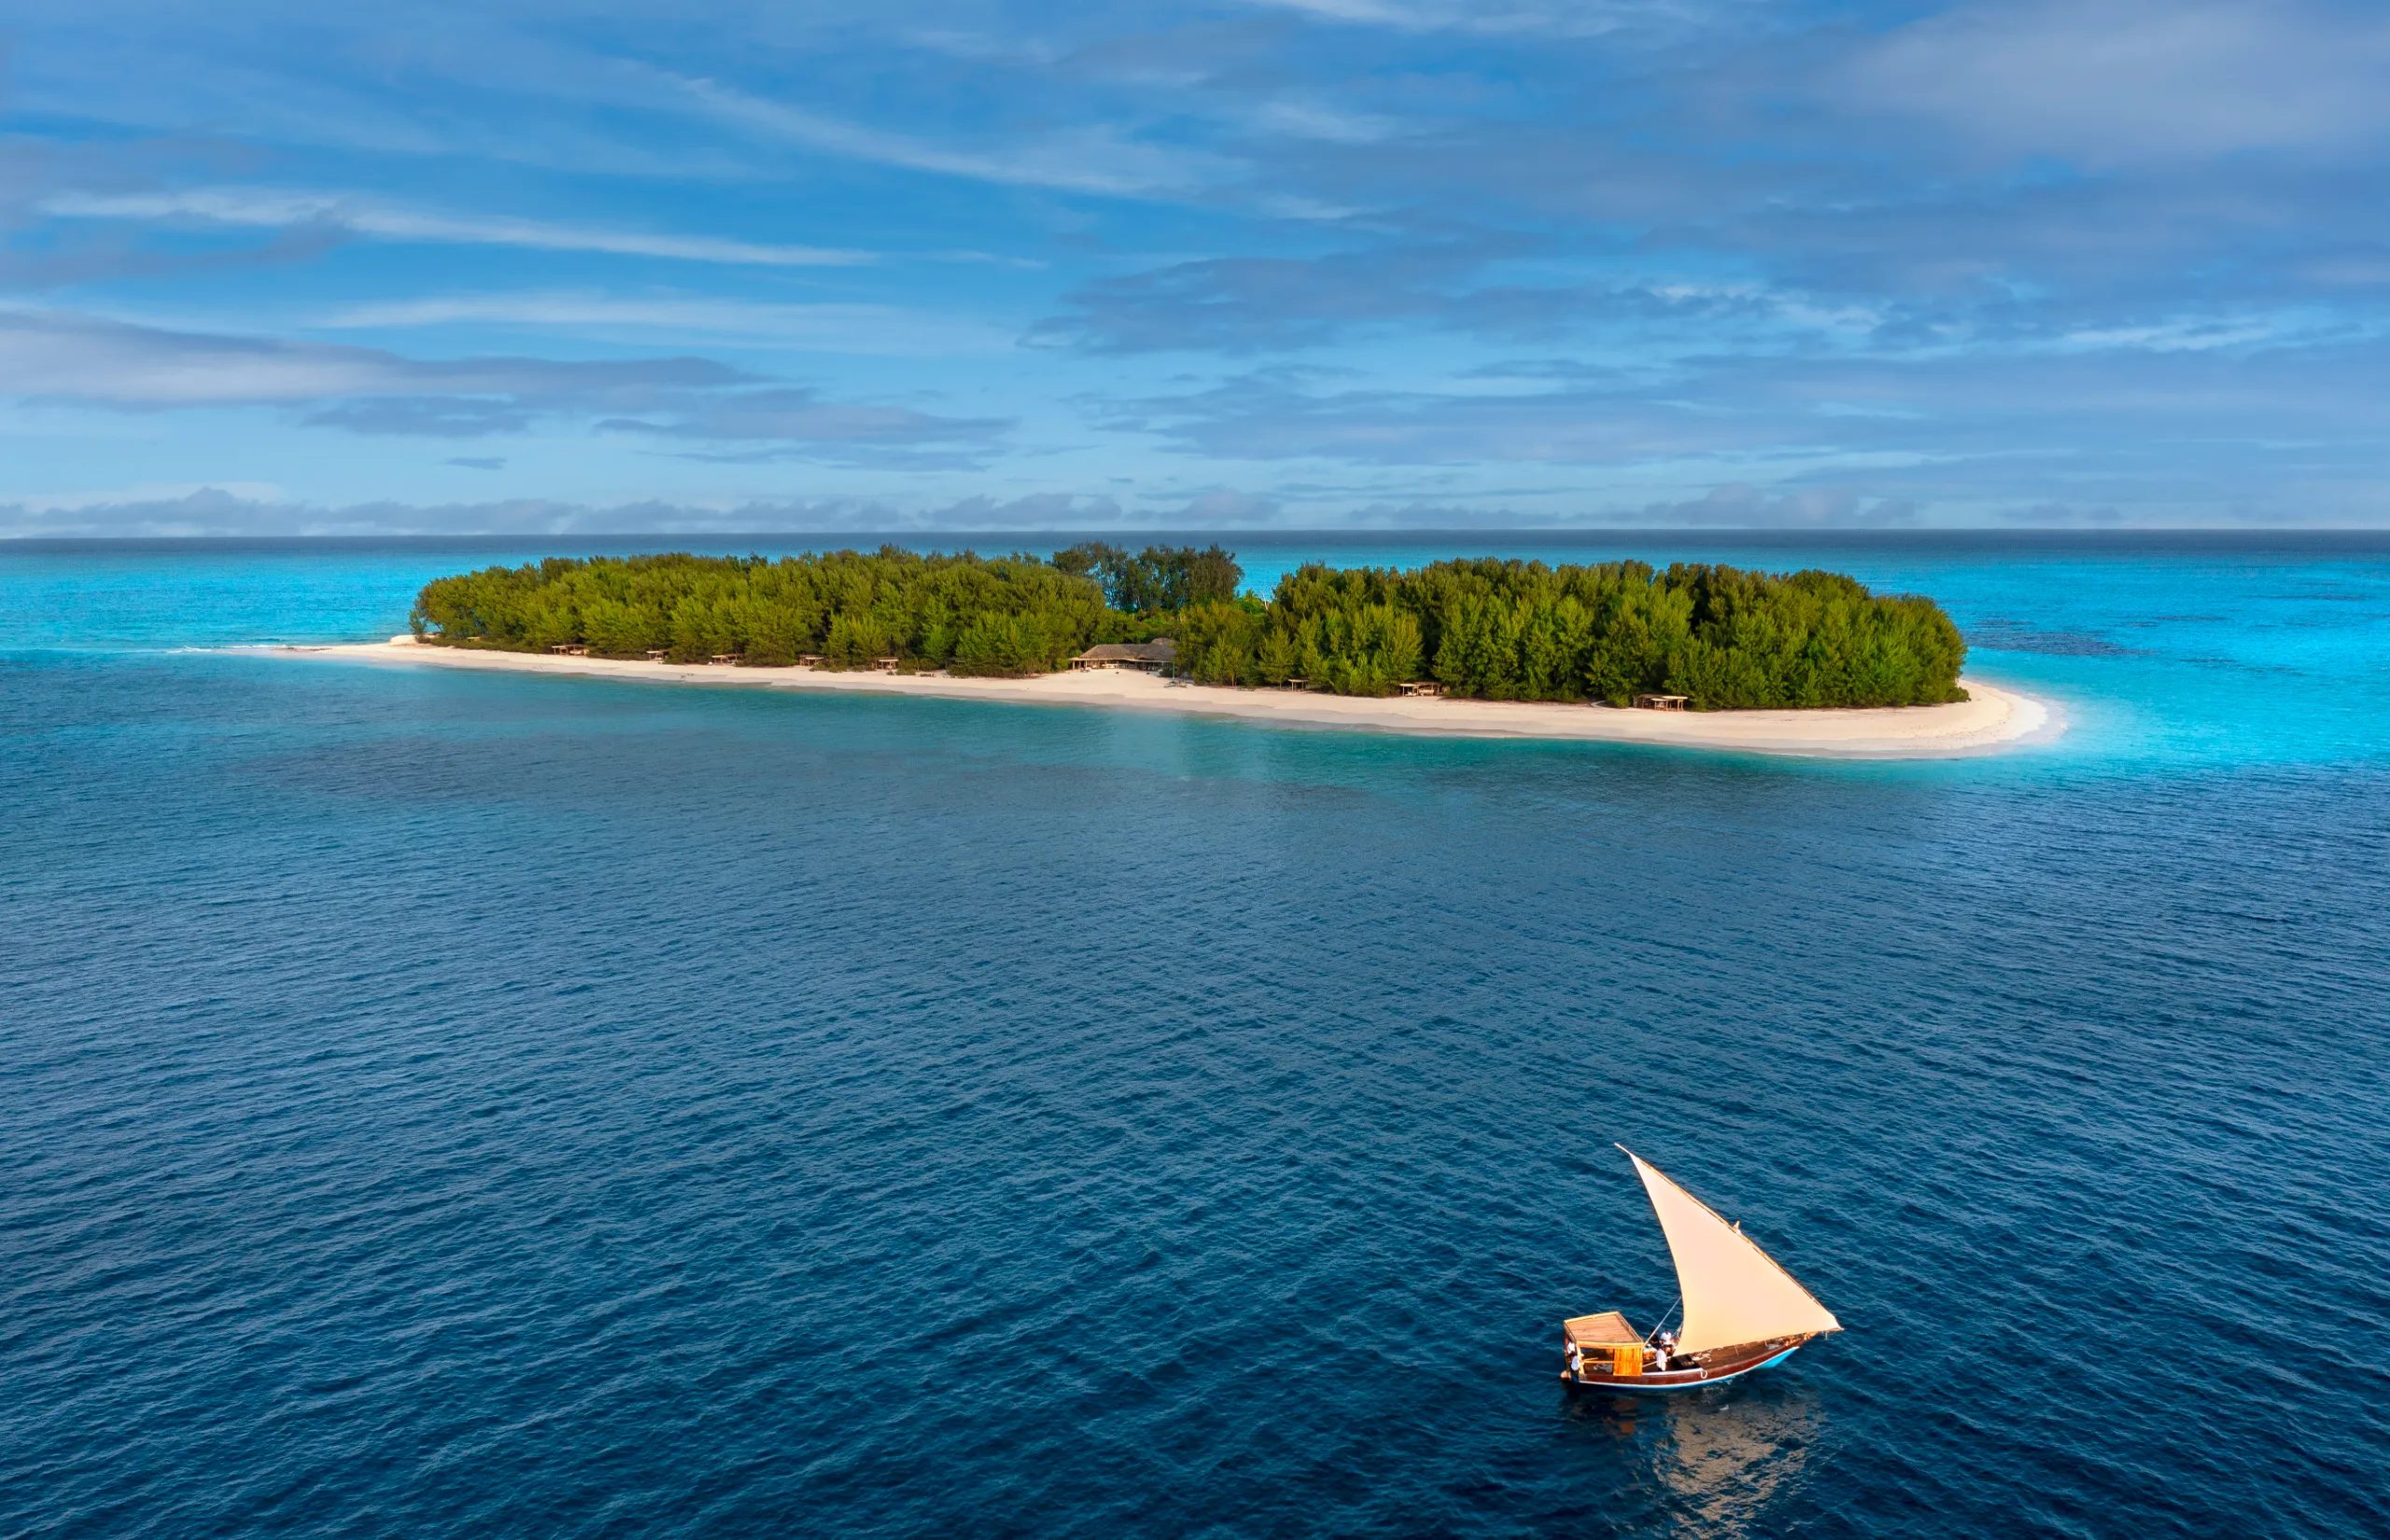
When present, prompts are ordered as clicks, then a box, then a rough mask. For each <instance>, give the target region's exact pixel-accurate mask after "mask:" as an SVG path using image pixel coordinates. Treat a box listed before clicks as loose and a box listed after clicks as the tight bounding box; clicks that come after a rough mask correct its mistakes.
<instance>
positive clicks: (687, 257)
mask: <svg viewBox="0 0 2390 1540" xmlns="http://www.w3.org/2000/svg"><path fill="white" fill-rule="evenodd" d="M39 207H40V210H41V212H43V213H45V214H48V215H50V216H53V217H60V218H73V219H135V220H150V221H161V222H166V221H181V222H189V223H197V224H209V225H231V226H246V227H250V228H260V229H274V230H287V229H316V230H330V231H344V232H346V233H349V234H351V235H357V236H364V237H369V238H372V239H374V240H381V241H403V242H426V243H432V244H437V245H490V246H527V247H530V248H532V249H534V250H540V251H591V252H604V253H607V254H609V255H612V256H616V257H654V258H662V259H670V260H675V261H684V262H716V263H728V264H733V265H743V266H763V267H843V266H851V265H853V264H856V263H859V262H868V261H870V260H872V255H871V254H870V253H868V252H862V251H848V250H840V249H834V248H831V247H825V246H793V245H767V244H764V243H760V242H753V241H735V240H725V239H722V238H719V237H715V236H707V235H665V234H649V233H643V232H640V231H623V230H604V229H593V228H588V227H583V226H577V225H563V224H550V223H545V222H542V221H540V220H536V219H516V218H510V217H504V216H492V215H471V216H467V215H454V214H440V213H433V212H429V211H425V210H419V209H408V208H401V207H397V206H394V205H389V204H382V203H373V202H372V201H370V200H364V199H359V198H355V197H351V196H346V195H342V194H336V193H306V192H281V191H275V190H273V189H260V188H201V189H190V190H186V191H180V192H134V193H98V192H60V193H54V194H52V195H50V196H49V197H48V198H46V199H44V200H42V202H41V203H40V204H39Z"/></svg>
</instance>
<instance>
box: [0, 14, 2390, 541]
mask: <svg viewBox="0 0 2390 1540" xmlns="http://www.w3.org/2000/svg"><path fill="white" fill-rule="evenodd" d="M0 43H4V44H5V49H6V52H5V62H4V63H0V70H5V74H0V115H4V121H5V132H4V133H0V217H4V218H5V220H6V225H7V235H6V239H5V243H4V244H0V399H5V402H6V404H5V405H0V455H5V459H4V460H0V533H7V534H20V535H24V534H51V533H56V534H67V533H118V532H122V533H134V532H149V533H162V532H180V533H245V532H260V533H263V532H304V531H316V532H342V533H357V532H373V531H387V532H444V531H463V530H479V531H491V532H498V531H555V532H569V531H599V530H629V531H642V532H644V531H665V530H683V529H685V530H692V531H694V530H700V529H742V530H743V529H774V528H780V529H808V530H809V529H842V528H849V529H893V528H905V527H918V528H939V527H953V528H977V529H1004V528H1019V529H1027V528H1037V529H1047V528H1069V527H1088V528H1107V529H1124V528H1126V529H1133V528H1140V527H1146V528H1169V529H1198V528H1202V527H1214V526H1216V527H1224V528H1233V527H1254V526H1272V527H1275V526H1291V527H1332V526H1356V527H1405V526H1410V527H1419V526H1430V527H1447V528H1448V527H1455V526H1469V525H1485V526H1496V525H1498V526H1506V527H1524V526H1535V525H1620V524H1624V525H1685V526H1699V527H1725V526H1791V527H1805V526H1869V525H1883V526H1902V525H1919V526H1936V525H1972V526H1991V527H2032V526H2041V525H2050V526H2074V525H2091V526H2112V525H2175V526H2181V525H2383V524H2390V389H2385V386H2390V369H2385V365H2390V339H2385V330H2390V325H2385V323H2390V197H2385V189H2390V175H2385V174H2390V8H2385V7H2383V6H2381V5H2379V4H2378V3H2377V4H2372V5H2366V6H2358V5H2330V4H2303V3H2298V0H2285V3H2256V0H2069V3H2042V0H2004V3H2000V4H1987V5H1957V6H1937V5H1922V4H1920V5H1876V4H1868V3H1864V0H1854V3H1849V4H1839V5H1834V4H1827V5H1814V4H1762V3H1758V0H1655V3H1642V0H1621V3H1615V4H1579V5H1565V4H1556V3H1554V4H1543V3H1533V0H1530V3H1524V4H1511V3H1509V0H1482V3H1478V4H1462V3H1458V0H1453V3H1446V0H1238V3H1224V4H1218V5H1209V6H1168V5H1149V6H1139V7H1110V6H1108V5H1106V4H1104V3H1103V0H1090V3H1083V4H1080V5H1076V6H1070V7H1061V6H1044V7H1028V6H1016V5H1006V4H1000V3H999V4H946V5H916V4H909V3H907V0H877V3H874V4H870V5H846V4H843V3H840V0H824V3H819V4H810V5H805V6H787V5H763V4H748V5H712V4H706V3H704V0H694V3H689V4H680V5H675V6H672V7H663V6H653V5H651V6H644V7H623V6H608V5H606V4H603V3H602V0H600V3H598V4H575V5H570V6H567V5H550V4H520V3H514V4H510V3H507V0H480V3H476V4H472V5H470V6H468V5H455V6H449V5H441V4H422V3H406V0H401V3H397V4H392V5H387V6H380V7H325V6H322V5H320V4H307V5H301V4H296V3H283V0H266V3H258V0H208V3H206V4H198V3H192V4H119V5H109V6H99V7H94V6H91V5H90V4H89V3H88V0H82V3H76V4H67V3H63V0H13V3H12V4H11V5H10V7H8V11H7V18H6V19H5V20H0Z"/></svg>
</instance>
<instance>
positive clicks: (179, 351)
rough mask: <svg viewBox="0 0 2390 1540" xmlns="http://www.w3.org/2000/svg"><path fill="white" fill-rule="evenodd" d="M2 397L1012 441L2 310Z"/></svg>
mask: <svg viewBox="0 0 2390 1540" xmlns="http://www.w3.org/2000/svg"><path fill="white" fill-rule="evenodd" d="M0 393H6V394H10V395H15V396H19V397H21V398H26V399H35V400H45V401H53V402H58V401H70V402H80V403H88V404H94V405H103V406H110V407H116V408H119V409H128V410H136V411H163V410H169V409H174V408H188V407H206V406H259V405H264V406H288V407H297V408H300V409H302V415H301V417H300V419H299V420H300V421H301V422H302V424H303V425H304V426H306V427H333V428H343V429H345V430H347V431H349V432H352V433H361V434H370V435H398V436H407V437H419V438H440V439H468V438H483V437H488V436H492V435H497V434H515V433H521V432H523V431H525V430H527V428H529V427H531V426H532V425H533V424H534V422H536V421H538V420H539V419H541V418H566V419H578V420H581V421H584V422H585V421H589V420H591V419H598V421H597V424H596V426H597V427H598V428H599V429H600V430H603V431H610V432H618V433H639V434H646V435H650V436H654V437H661V438H671V439H682V440H698V441H711V442H744V443H766V444H774V445H779V446H782V447H784V448H795V449H802V450H806V451H817V450H820V449H822V447H823V446H829V445H847V446H851V448H852V449H853V450H854V451H855V452H856V453H863V452H865V451H882V450H887V449H891V448H894V447H914V448H918V447H920V446H923V445H932V444H945V445H958V444H971V445H979V446H984V445H986V444H988V443H990V442H992V441H994V440H996V439H997V438H999V437H1001V436H1002V434H1003V433H1004V432H1005V429H1006V428H1007V427H1009V426H1010V425H1009V423H1007V422H1005V421H1003V420H998V419H992V418H959V417H940V416H935V415H932V414H930V413H921V412H917V411H913V410H911V409H909V408H903V407H893V406H877V405H858V404H850V403H841V402H837V401H832V400H827V399H823V398H822V397H821V396H820V395H819V394H818V393H817V392H815V391H812V390H808V389H800V388H795V387H791V386H785V385H774V384H772V383H771V382H769V381H767V380H766V379H764V378H763V377H761V376H758V375H754V374H751V373H747V372H745V371H739V370H734V369H730V368H727V367H725V366H724V365H722V364H719V363H715V362H712V361H711V360H709V359H705V358H695V357H672V358H648V359H638V358H632V359H594V360H581V359H574V360H557V359H546V358H524V357H471V358H456V359H417V358H407V357H401V356H399V355H397V354H394V353H388V352H385V351H383V350H381V349H378V348H364V347H343V346H330V345H326V344H323V343H303V342H288V341H284V340H281V339H276V338H261V337H236V336H223V335H212V334H207V333H201V332H186V331H168V330H164V329H159V328H154V327H143V326H134V325H132V324H129V323H126V322H122V321H112V320H107V319H104V318H100V317H94V316H89V315H74V314H69V313H62V312H55V311H0Z"/></svg>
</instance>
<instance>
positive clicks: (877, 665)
mask: <svg viewBox="0 0 2390 1540" xmlns="http://www.w3.org/2000/svg"><path fill="white" fill-rule="evenodd" d="M903 661H904V660H903V659H901V658H898V657H896V656H895V655H894V654H893V653H892V654H890V655H889V656H887V657H884V658H874V659H872V660H871V666H872V667H873V668H874V669H876V670H878V671H879V672H880V673H882V674H893V673H894V672H896V665H897V664H899V663H901V662H903Z"/></svg>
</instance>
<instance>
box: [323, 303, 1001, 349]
mask: <svg viewBox="0 0 2390 1540" xmlns="http://www.w3.org/2000/svg"><path fill="white" fill-rule="evenodd" d="M315 324H316V325H317V326H321V327H327V328H330V329H338V330H344V331H348V330H381V329H391V330H397V329H411V328H415V327H436V326H453V325H459V324H463V325H472V324H488V325H497V326H504V327H524V328H541V329H556V330H564V331H574V332H580V333H583V334H598V335H603V334H610V333H619V332H643V331H661V332H666V333H668V334H670V335H671V336H674V337H679V338H698V337H701V338H704V339H705V340H706V341H707V342H708V343H713V344H716V345H719V344H721V343H733V344H737V345H741V346H768V347H786V346H797V347H807V348H814V349H820V350H822V351H827V352H837V353H852V354H868V355H875V356H883V357H921V356H939V355H949V354H952V353H955V352H958V351H971V352H999V351H1009V350H1011V349H1012V348H1013V346H1014V345H1015V343H1014V337H1015V332H1014V331H1013V330H1012V329H1005V328H999V327H996V326H992V325H989V324H985V323H982V322H977V321H970V320H961V319H956V318H953V317H950V316H942V315H923V314H921V313H920V312H918V311H907V310H900V309H897V308H894V307H893V306H888V305H866V304H816V305H794V304H752V303H746V302H743V301H737V300H717V299H710V298H706V297H703V296H697V295H649V296H619V295H609V294H598V293H587V292H578V291H560V290H538V291H531V292H516V293H491V294H444V295H432V296H427V297H423V298H419V299H412V300H393V301H382V302H378V303H373V304H364V305H358V306H353V307H351V308H349V309H346V310H342V311H338V312H335V313H333V314H331V315H326V316H323V317H321V318H320V319H318V320H317V321H316V323H315Z"/></svg>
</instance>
